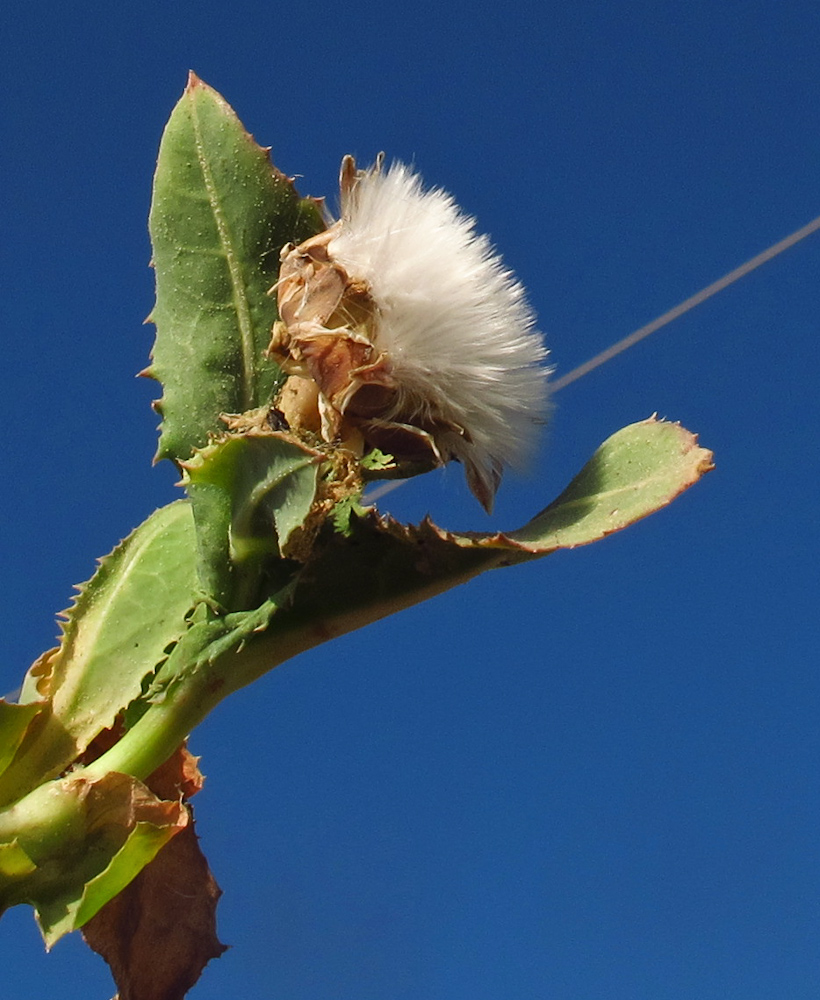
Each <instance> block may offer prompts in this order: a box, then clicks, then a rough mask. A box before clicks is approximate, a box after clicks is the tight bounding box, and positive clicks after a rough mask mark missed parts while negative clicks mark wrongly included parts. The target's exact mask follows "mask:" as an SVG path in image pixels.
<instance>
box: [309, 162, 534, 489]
mask: <svg viewBox="0 0 820 1000" xmlns="http://www.w3.org/2000/svg"><path fill="white" fill-rule="evenodd" d="M328 249H329V251H330V253H331V255H332V256H333V258H334V259H335V260H336V261H338V262H339V263H340V264H341V265H342V266H343V267H344V268H345V269H346V270H347V272H348V273H349V274H350V276H351V277H352V278H358V279H363V280H364V281H366V282H367V284H368V285H369V287H370V292H371V295H372V296H373V299H374V301H375V303H376V305H377V307H378V316H377V320H376V323H375V326H374V342H375V344H376V346H377V347H378V348H379V349H380V350H383V351H384V352H386V354H387V355H388V356H389V357H390V359H391V362H392V370H393V375H394V377H395V379H396V381H397V382H398V383H399V385H400V386H402V387H404V388H406V390H407V391H408V392H409V393H412V394H413V396H415V397H416V398H417V399H418V400H419V405H422V402H421V401H423V400H425V399H430V400H434V401H435V402H436V405H437V407H438V408H439V409H440V410H441V411H442V412H443V413H444V414H445V415H446V417H447V418H448V419H449V420H450V421H451V422H452V423H453V424H455V425H456V426H458V427H461V428H463V429H464V432H465V436H464V437H463V438H461V439H460V440H459V439H458V438H457V435H454V436H453V440H452V441H451V442H450V443H451V445H452V446H454V447H453V450H454V451H455V452H456V454H455V455H454V457H457V458H461V459H462V460H463V459H464V458H465V457H469V459H471V460H472V462H473V463H475V464H477V465H478V466H479V467H480V468H481V469H483V470H486V472H488V473H490V474H492V473H493V470H496V471H500V468H501V466H503V465H513V466H521V465H522V464H523V462H524V460H525V459H526V458H527V457H528V455H529V454H530V453H531V451H532V449H533V445H534V441H535V438H536V435H537V432H538V426H539V424H541V423H543V420H544V416H545V409H546V399H547V385H546V382H547V374H548V369H547V368H546V367H545V366H544V360H545V358H546V356H547V351H546V349H545V347H544V345H543V342H542V340H541V336H540V335H539V334H538V333H537V331H536V329H535V317H534V315H533V312H532V310H531V309H530V307H529V305H528V304H527V301H526V297H525V293H524V289H523V287H522V286H521V284H519V282H518V281H516V280H515V278H514V277H513V275H512V274H511V273H510V271H508V270H507V269H506V268H505V267H504V265H503V262H502V260H501V258H500V256H499V255H498V254H497V253H496V252H495V250H494V249H493V247H492V246H491V244H490V241H489V239H488V238H487V237H486V236H483V235H480V234H479V233H477V232H476V229H475V220H474V219H472V218H470V217H469V216H467V215H465V214H464V213H463V212H462V211H461V209H459V207H458V206H457V205H456V203H455V201H454V200H453V198H452V197H451V196H450V195H449V194H447V193H446V192H445V191H442V190H440V189H425V188H424V187H423V185H422V181H421V179H420V178H419V177H418V175H416V174H414V173H412V172H411V171H410V170H409V169H408V168H407V167H406V166H404V165H403V164H401V163H394V164H393V165H392V166H391V167H390V169H389V170H386V171H380V170H378V169H376V170H372V171H367V172H365V173H363V174H361V175H360V176H359V178H358V181H357V182H356V183H355V185H354V186H353V187H352V190H350V191H349V193H348V194H347V195H343V203H342V218H341V225H340V226H339V229H338V235H336V236H335V237H334V238H333V239H332V240H331V242H330V244H329V247H328Z"/></svg>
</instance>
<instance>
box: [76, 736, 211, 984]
mask: <svg viewBox="0 0 820 1000" xmlns="http://www.w3.org/2000/svg"><path fill="white" fill-rule="evenodd" d="M197 760H198V758H196V757H194V756H192V755H191V754H190V753H189V752H188V750H187V749H186V748H185V747H184V746H183V747H180V748H179V750H178V751H177V752H176V753H175V754H174V755H173V756H172V757H171V758H170V759H169V760H168V761H166V763H165V764H163V765H162V767H160V768H159V769H158V770H157V771H155V772H154V774H152V775H151V777H150V778H149V779H148V781H147V782H146V784H147V785H148V787H149V788H150V789H151V790H152V791H153V792H154V793H155V794H157V795H159V796H162V797H163V798H167V799H177V800H178V799H179V798H180V797H183V798H185V799H187V798H190V797H191V796H192V795H194V794H196V792H197V791H199V789H200V788H201V787H202V781H203V778H202V775H201V773H200V772H199V769H198V767H197ZM186 808H187V809H188V811H189V813H190V812H191V809H190V806H187V807H186ZM220 895H221V890H220V888H219V886H218V885H217V884H216V881H215V879H214V877H213V875H212V874H211V871H210V869H209V867H208V862H207V861H206V859H205V856H204V855H203V853H202V851H201V850H200V847H199V841H198V839H197V836H196V833H195V831H194V825H193V818H192V817H191V820H190V822H189V823H188V825H187V826H186V828H185V829H184V830H182V831H181V832H180V833H178V834H177V835H176V836H175V837H174V838H173V839H172V840H170V841H169V842H168V843H167V844H166V845H165V847H163V848H162V850H161V851H160V852H159V854H158V855H157V856H156V857H155V858H154V860H153V861H152V862H151V863H150V864H149V865H147V866H146V867H145V868H143V870H142V871H141V872H140V874H139V875H137V877H136V878H135V879H134V880H133V881H132V882H131V883H130V884H129V885H128V886H127V887H126V888H125V889H124V890H123V891H122V892H121V893H120V894H119V895H118V896H116V897H115V898H114V899H112V900H111V901H110V902H109V903H107V904H106V905H105V906H104V907H103V908H102V909H101V910H100V911H99V913H97V915H96V916H95V917H93V918H92V919H91V920H89V921H88V923H87V924H86V925H85V927H84V928H83V936H84V937H85V940H86V942H87V943H88V945H89V946H90V947H91V948H93V949H94V951H96V952H98V953H99V954H100V955H102V957H103V958H104V959H105V961H106V962H107V963H108V965H109V966H110V968H111V972H112V975H113V976H114V981H115V982H116V984H117V989H118V991H119V992H118V994H117V996H118V998H119V1000H181V998H182V997H184V996H185V994H186V993H187V992H188V990H189V989H190V988H191V987H192V986H193V985H194V983H196V981H197V980H198V979H199V976H200V974H201V973H202V970H203V969H204V968H205V966H206V965H207V963H208V962H209V961H210V960H211V959H212V958H218V957H219V956H220V955H221V954H222V952H223V951H225V945H223V944H221V943H220V941H219V939H218V938H217V936H216V904H217V901H218V899H219V897H220Z"/></svg>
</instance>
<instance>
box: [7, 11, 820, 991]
mask: <svg viewBox="0 0 820 1000" xmlns="http://www.w3.org/2000/svg"><path fill="white" fill-rule="evenodd" d="M3 20H4V27H3V32H2V36H0V76H1V77H2V95H3V99H2V110H1V111H0V113H2V142H0V170H2V195H1V196H0V197H2V202H3V213H2V218H3V228H2V234H3V240H2V243H3V246H2V251H0V255H1V256H2V296H0V317H1V320H0V322H2V337H3V368H4V378H3V392H2V396H0V407H2V425H3V432H4V433H3V467H4V475H3V479H2V490H3V494H2V495H3V514H4V516H3V518H2V521H0V532H2V552H3V558H2V562H1V563H0V566H2V574H3V580H2V584H3V593H4V598H5V600H4V616H3V620H4V642H3V656H2V660H0V688H2V690H4V691H8V690H11V689H13V688H15V687H16V686H17V685H18V683H19V681H20V678H21V677H22V674H23V672H24V671H25V669H26V668H27V667H28V665H29V663H30V662H31V661H32V660H33V659H34V657H35V656H36V655H37V654H38V653H40V652H41V651H42V650H43V649H45V648H47V647H48V646H49V645H51V644H52V640H53V636H54V633H55V626H54V614H55V612H56V611H58V610H59V609H60V608H63V607H65V606H66V604H67V603H68V600H69V596H70V593H71V585H72V584H74V583H77V582H79V581H81V580H83V579H86V578H87V577H88V576H89V575H90V574H91V572H92V570H93V566H94V559H95V557H97V556H100V555H102V554H103V553H105V552H106V551H108V550H109V549H110V548H111V547H112V546H113V545H114V544H115V543H116V541H117V540H118V539H119V538H121V537H122V536H123V535H125V534H126V533H127V532H128V531H129V530H130V529H131V528H132V527H133V526H135V525H136V524H137V523H139V522H140V521H141V520H142V519H143V518H144V517H146V516H147V515H148V514H149V513H150V512H151V511H152V510H153V509H154V508H155V507H156V506H159V505H161V504H164V503H166V502H168V500H169V499H171V498H173V497H174V496H175V495H176V491H175V488H174V486H173V481H174V475H173V470H172V469H171V468H170V466H169V467H167V468H165V467H162V466H160V467H157V468H155V469H152V468H151V466H150V461H151V456H152V453H153V450H154V447H155V441H156V435H155V425H156V417H155V415H154V414H153V413H152V412H151V410H150V407H149V402H150V400H151V398H153V397H154V396H156V395H157V388H156V387H155V386H152V385H150V384H149V383H147V382H145V381H136V380H135V379H134V378H133V376H134V374H135V373H136V372H137V371H138V370H139V369H140V368H142V367H144V365H145V364H146V360H147V355H148V351H149V349H150V346H151V340H152V329H151V328H150V327H144V326H142V325H141V324H142V320H143V318H144V317H145V316H146V315H147V314H148V312H149V310H150V308H151V304H152V296H153V282H152V275H151V272H150V271H149V269H148V267H147V264H148V259H149V254H150V248H149V243H148V237H147V232H146V216H147V212H148V205H149V198H150V186H151V175H152V171H153V166H154V161H155V156H156V150H157V145H158V142H159V137H160V134H161V130H162V128H163V125H164V123H165V121H166V120H167V117H168V115H169V113H170V111H171V108H172V107H173V105H174V103H175V102H176V100H177V99H178V97H179V95H180V94H181V92H182V88H183V86H184V83H185V78H186V74H187V71H188V69H189V68H192V69H194V70H195V71H196V72H197V73H198V74H199V75H200V76H201V77H202V78H203V79H204V80H206V81H207V82H208V83H210V84H211V85H212V86H214V87H216V88H217V89H218V90H220V91H221V92H222V93H223V94H224V95H225V97H226V98H227V99H228V100H229V101H230V102H231V104H232V105H233V106H234V107H235V109H236V110H237V112H238V114H239V115H240V117H241V118H242V119H243V121H244V122H245V123H246V125H247V127H248V128H249V129H250V130H251V131H252V132H253V133H254V134H255V135H256V137H257V138H258V140H259V141H260V142H262V143H263V144H266V145H272V146H273V156H274V159H275V161H276V163H277V164H278V165H279V166H280V167H281V168H282V169H283V170H285V171H286V172H288V173H290V174H298V175H300V180H299V185H300V189H301V190H302V191H303V192H304V193H309V194H314V195H321V194H327V195H330V196H334V193H335V184H336V173H337V170H338V164H339V160H340V158H341V157H342V155H343V154H345V153H348V152H351V153H354V154H356V155H357V157H358V158H359V159H360V160H361V161H368V160H369V159H371V158H372V157H373V156H374V155H375V154H376V153H377V152H378V151H379V150H385V151H386V152H387V153H388V155H389V156H391V157H400V158H403V159H406V160H412V161H413V162H414V163H415V165H416V166H417V168H418V169H419V170H420V171H421V172H422V173H423V175H424V176H425V177H426V178H427V180H429V182H431V183H435V184H437V185H441V186H444V187H445V188H447V189H449V190H450V191H452V192H453V194H454V195H455V196H456V197H457V199H458V200H459V201H460V203H461V204H462V205H463V206H464V207H465V208H466V209H467V210H468V211H469V212H471V213H473V214H475V215H476V216H477V217H478V219H479V222H480V226H481V228H482V229H483V230H485V231H487V232H489V233H490V234H491V235H492V238H493V240H494V242H495V244H496V245H497V246H498V248H499V249H500V250H501V251H502V252H503V254H504V255H505V258H506V260H507V261H508V263H509V264H510V265H511V266H512V267H513V268H514V269H515V270H516V271H517V273H518V275H519V276H520V278H521V279H522V281H523V282H524V283H525V284H526V285H527V287H528V289H529V292H530V297H531V300H532V303H533V305H534V306H535V308H536V310H537V311H538V314H539V319H540V324H541V327H542V328H543V330H544V331H545V333H546V336H547V339H548V343H549V346H550V348H551V350H552V358H553V360H554V363H555V365H556V366H557V368H558V371H559V372H565V371H567V370H569V369H570V368H572V367H573V366H574V365H576V364H578V363H580V362H582V361H584V360H586V358H587V357H589V356H591V355H592V354H594V353H596V352H597V351H598V350H600V349H602V348H604V347H606V346H607V345H608V344H609V343H611V342H612V341H614V340H616V339H618V338H619V337H621V336H623V335H625V334H626V333H629V332H630V331H631V330H633V329H634V328H635V327H638V326H640V325H641V324H643V323H645V322H647V321H648V320H650V319H652V318H653V317H655V316H656V315H658V314H659V313H661V312H663V311H664V310H666V309H668V308H669V307H671V306H673V305H675V304H676V303H677V302H679V301H681V300H682V299H684V298H686V297H687V296H689V295H690V294H692V293H693V292H695V291H697V290H698V289H699V288H701V287H702V286H704V285H706V284H708V283H709V282H711V281H713V280H714V279H715V278H717V277H719V276H720V275H721V274H723V273H724V272H725V271H728V270H729V269H730V268H732V267H734V266H735V265H737V264H739V263H740V262H742V261H743V260H745V259H746V258H748V257H751V256H752V255H753V254H755V253H757V252H758V251H760V250H762V249H764V248H765V247H766V246H768V245H769V244H771V243H773V242H775V241H776V240H778V239H780V238H781V237H783V236H785V235H786V234H787V233H789V232H790V231H792V230H794V229H796V228H798V227H799V226H801V225H803V224H804V223H805V222H807V221H809V220H810V219H811V218H813V217H814V216H816V215H817V214H818V213H820V183H819V182H818V181H819V180H820V140H819V139H818V136H820V117H819V116H818V106H819V105H818V88H819V87H820V63H818V51H820V8H818V5H817V3H816V2H814V0H806V2H789V0H784V2H780V3H763V2H740V0H735V2H726V3H716V2H714V0H710V2H706V0H689V2H686V3H679V2H647V0H644V2H629V3H626V2H619V0H610V2H593V0H575V2H573V3H566V2H561V3H557V2H552V0H546V2H544V0H539V2H524V0H510V2H508V3H506V4H498V3H496V4H486V5H484V4H469V3H464V2H461V0H450V2H448V3H435V4H431V3H412V4H405V5H399V4H396V3H389V2H384V0H382V2H379V3H372V2H364V3H355V2H351V3H347V4H324V5H305V4H290V3H289V4H284V3H271V2H265V3H262V2H245V0H232V2H231V3H224V4H221V5H220V4H217V3H215V2H213V0H198V2H195V3H194V2H189V0H177V2H174V3H160V2H157V0H143V2H141V3H139V4H130V3H124V4H102V3H87V2H82V0H80V2H77V3H72V4H62V3H61V4H57V3H54V2H45V3H40V4H23V3H21V2H19V0H11V2H10V3H7V4H6V6H5V7H4V17H3ZM819 272H820V236H814V237H812V238H810V239H809V240H807V241H806V242H805V243H802V244H800V245H799V246H798V247H796V248H794V249H792V250H790V251H789V252H788V253H787V254H785V255H783V256H782V257H780V258H778V259H777V260H776V261H774V262H772V263H770V264H768V265H766V266H765V268H763V269H762V270H760V271H758V272H756V273H755V274H754V275H752V276H750V277H748V278H745V279H744V280H743V281H742V282H740V283H739V284H738V285H736V286H734V287H733V288H731V289H730V290H728V291H726V292H724V293H722V294H721V295H720V296H718V297H717V298H715V299H713V300H712V301H710V302H709V303H707V304H706V305H704V306H702V307H700V308H699V309H698V310H697V311H696V312H693V313H691V314H690V315H688V316H687V317H685V318H684V319H682V320H680V321H678V322H677V323H676V324H675V325H674V326H672V327H669V328H668V329H666V330H664V331H663V332H660V333H658V334H656V335H655V336H654V337H653V338H651V339H650V340H649V341H646V342H644V343H643V344H641V345H639V346H638V347H635V348H634V349H633V350H631V351H629V352H628V353H627V354H625V355H623V356H621V357H620V358H619V359H617V360H615V361H613V362H612V363H610V364H609V365H608V366H606V367H605V368H603V369H601V370H600V371H598V372H596V373H595V374H592V375H590V376H588V377H587V378H586V379H584V380H583V381H581V382H579V383H577V384H576V385H573V386H571V387H568V388H567V389H566V390H564V391H563V392H562V393H560V395H559V396H558V397H557V399H556V410H555V414H554V419H553V421H552V425H551V427H550V430H549V432H548V434H547V435H546V439H545V442H544V446H543V448H542V450H541V451H540V452H539V455H538V457H537V461H536V462H535V463H534V466H533V469H532V473H531V475H530V476H529V477H528V478H519V479H513V478H511V479H509V480H508V482H507V483H506V484H505V486H504V487H502V491H501V495H500V498H499V502H498V504H497V509H496V513H495V515H494V516H493V518H492V519H487V517H486V515H484V514H483V512H482V511H481V510H480V508H479V507H478V505H477V504H476V503H475V502H474V501H473V500H472V498H471V497H470V496H469V494H468V493H467V490H466V488H465V487H464V485H463V482H462V477H461V474H460V470H459V469H458V468H452V469H449V470H447V471H446V472H445V473H444V474H443V475H435V476H431V477H427V478H424V479H421V480H417V481H415V482H413V483H412V484H409V485H408V486H406V487H404V488H403V489H400V490H398V491H396V492H395V493H393V494H392V495H391V496H390V497H389V498H386V499H385V501H384V505H385V506H386V507H388V508H389V509H391V510H392V511H393V512H394V513H396V514H397V515H398V516H400V517H402V518H405V519H418V518H420V517H421V516H423V515H424V514H425V513H426V512H427V511H428V510H429V511H430V512H431V513H432V514H433V516H434V518H435V519H436V520H437V521H438V522H439V523H441V524H443V525H445V526H447V527H452V528H487V527H499V528H504V527H506V528H511V527H515V526H516V525H517V524H519V523H521V522H523V521H524V520H526V519H527V518H528V517H529V516H531V515H532V514H533V513H535V512H536V511H537V510H539V509H540V508H541V507H543V506H544V505H545V503H546V502H547V501H548V500H550V499H552V497H554V496H555V495H556V494H557V493H558V492H559V491H560V490H561V489H562V488H563V486H564V485H565V483H566V482H567V481H568V479H569V478H570V477H571V475H573V474H574V472H575V471H576V470H577V469H578V468H580V466H581V465H582V464H583V463H584V461H585V460H586V458H587V457H588V456H589V454H590V453H591V452H592V450H593V449H594V448H595V447H596V445H597V444H598V443H599V442H600V441H601V440H603V439H604V438H605V437H607V436H608V435H609V434H610V433H612V432H613V431H615V430H617V429H618V428H619V427H621V426H622V425H624V424H627V423H631V422H632V421H635V420H639V419H642V418H644V417H647V416H648V415H649V414H651V413H652V412H654V411H658V412H659V413H660V414H661V415H662V416H665V417H669V418H670V419H675V420H680V421H682V422H683V423H684V424H685V425H686V426H687V427H689V428H690V429H691V430H693V431H696V432H698V433H699V434H700V437H701V442H702V443H703V444H704V445H706V446H707V447H710V448H712V449H714V451H715V454H716V460H717V466H718V467H717V471H716V472H714V473H712V474H711V475H710V476H709V477H707V479H706V480H705V481H704V482H702V483H701V484H699V485H698V486H696V487H695V488H694V489H693V490H692V491H690V492H689V493H688V494H686V495H685V496H683V497H681V498H680V499H679V500H678V501H676V502H675V503H674V504H673V505H672V506H671V507H670V508H669V509H667V510H665V511H663V512H661V513H660V514H658V515H655V516H654V517H652V518H651V519H649V520H647V521H644V522H642V523H641V524H638V525H636V526H634V527H632V528H630V529H629V530H627V531H626V532H624V533H623V534H621V535H619V536H617V537H614V538H611V539H609V540H607V541H605V542H603V543H601V544H599V545H595V546H592V547H589V548H585V549H581V550H577V551H575V552H568V553H561V554H558V555H556V556H553V557H551V558H549V559H547V560H545V561H542V562H538V563H534V564H531V565H527V566H525V567H519V568H517V569H513V570H506V571H498V572H496V573H494V574H488V575H486V576H484V577H481V578H480V579H478V580H477V581H474V582H473V583H471V584H469V585H468V586H466V587H463V588H461V589H457V590H454V591H451V592H450V593H448V594H447V595H445V596H443V597H441V598H439V599H437V600H436V601H434V602H431V603H429V604H425V605H421V606H419V607H417V608H415V609H413V610H411V611H408V612H404V613H403V614H401V615H399V616H396V617H395V618H391V619H388V620H385V621H383V622H381V623H380V624H379V625H377V626H374V627H371V628H369V629H367V630H364V631H362V632H359V633H355V634H353V635H351V636H348V637H346V638H344V639H343V640H341V641H338V642H337V643H335V644H334V645H331V646H326V647H320V648H318V649H317V650H315V651H314V652H312V653H310V654H309V655H306V656H304V657H303V658H302V659H301V660H300V661H298V662H291V663H289V664H287V665H285V666H283V667H281V668H279V669H277V670H276V671H274V672H273V673H272V674H270V675H268V676H267V677H266V678H265V679H264V680H263V681H262V682H260V683H258V684H257V685H256V686H254V687H253V688H250V689H248V690H246V691H244V692H241V693H239V694H238V695H236V696H234V697H233V699H232V700H231V701H229V702H227V703H226V704H224V705H223V706H221V709H220V710H218V711H217V713H216V714H215V715H214V716H212V717H211V718H210V719H209V720H208V721H207V722H206V723H205V724H204V725H203V726H202V727H201V729H200V730H198V731H197V732H196V733H195V734H194V736H193V739H192V742H191V746H192V749H193V751H194V752H195V753H198V754H201V755H202V758H203V759H202V767H203V770H204V771H205V773H206V774H207V775H208V782H207V784H206V788H205V791H204V792H203V793H202V794H201V795H200V796H199V797H198V799H197V800H196V803H195V804H196V807H197V818H198V828H199V832H200V835H201V837H202V842H203V847H204V849H205V852H206V854H207V855H208V858H209V860H210V862H211V866H212V868H213V869H214V872H215V874H216V877H217V879H218V881H219V882H220V884H221V885H222V887H223V889H224V891H225V895H224V897H223V899H222V902H221V904H220V936H221V938H222V940H223V941H225V942H226V943H228V944H230V945H231V946H232V948H231V950H230V951H229V952H228V953H227V954H226V955H225V956H224V957H223V958H222V959H220V960H219V961H216V962H214V963H212V965H211V966H210V967H209V968H208V969H207V970H206V971H205V974H204V976H203V978H202V980H201V982H200V984H199V985H198V986H197V987H196V988H195V990H194V991H193V992H192V994H191V996H192V998H195V1000H216V998H223V997H226V996H238V997H247V998H259V1000H268V998H270V1000H461V998H464V1000H735V998H736V1000H783V998H788V1000H815V998H816V997H817V996H818V995H820V943H818V929H819V928H820V799H819V798H818V765H819V764H820V753H819V751H820V745H819V743H820V740H818V725H817V722H818V713H819V712H820V677H818V657H817V645H818V642H817V640H818V613H817V582H818V579H817V562H818V560H817V556H818V551H817V549H818V546H817V541H818V538H817V535H818V532H817V523H818V518H817V495H818V475H817V473H818V447H817V402H816V396H817V383H818V375H820V371H819V366H818V346H817V345H818V326H819V325H820V283H818V273H819ZM166 465H167V463H166ZM812 650H814V652H812ZM0 961H2V967H3V973H2V992H3V998H4V1000H29V998H30V997H32V996H33V995H34V994H35V992H36V994H37V995H38V996H43V997H56V996H59V997H60V998H61V1000H74V998H77V1000H79V998H82V1000H90V998H98V1000H106V998H107V997H108V996H110V994H111V992H112V989H111V984H110V978H109V975H108V972H107V969H106V967H105V966H104V964H103V963H102V961H101V960H100V959H98V958H97V957H96V956H94V955H92V954H91V953H90V952H88V951H87V949H85V946H84V945H83V944H82V942H81V941H80V940H79V936H78V935H76V936H74V937H73V938H71V939H69V940H66V941H63V942H61V943H60V944H58V945H57V947H56V948H55V950H54V952H53V953H52V954H51V955H49V956H45V955H44V954H43V949H42V944H41V942H40V940H39V937H38V934H37V932H36V929H35V926H34V922H33V919H32V916H31V913H30V912H29V911H26V910H24V909H22V908H20V909H17V910H15V911H12V912H11V913H9V914H7V915H6V916H5V917H4V918H3V921H2V923H0Z"/></svg>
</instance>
